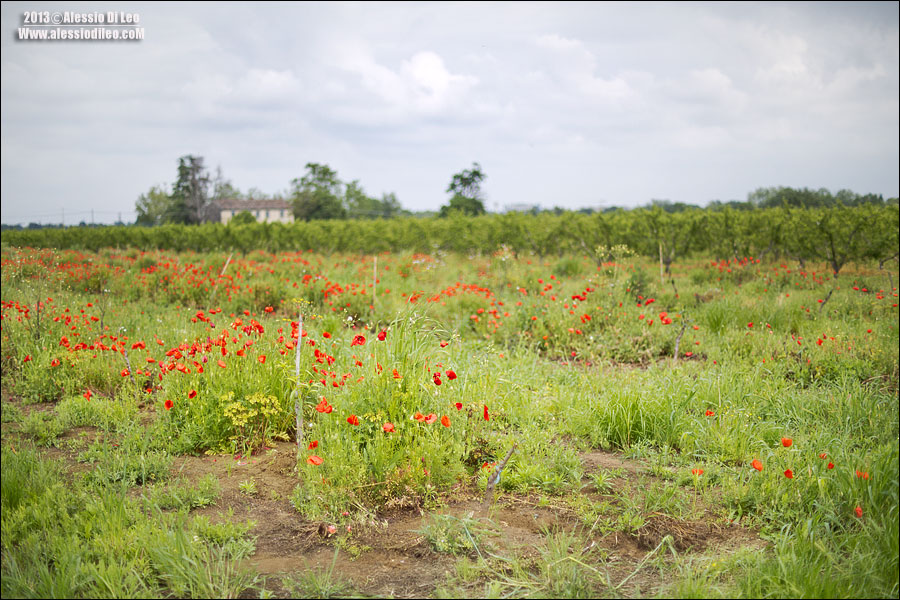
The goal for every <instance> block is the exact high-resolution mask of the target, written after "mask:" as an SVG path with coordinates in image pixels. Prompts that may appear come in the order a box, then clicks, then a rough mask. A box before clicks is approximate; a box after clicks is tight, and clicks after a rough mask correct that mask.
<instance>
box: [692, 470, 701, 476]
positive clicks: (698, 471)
mask: <svg viewBox="0 0 900 600" xmlns="http://www.w3.org/2000/svg"><path fill="white" fill-rule="evenodd" d="M691 475H698V476H699V475H703V469H691Z"/></svg>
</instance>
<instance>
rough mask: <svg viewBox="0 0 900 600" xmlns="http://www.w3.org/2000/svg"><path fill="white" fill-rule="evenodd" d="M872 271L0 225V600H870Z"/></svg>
mask: <svg viewBox="0 0 900 600" xmlns="http://www.w3.org/2000/svg"><path fill="white" fill-rule="evenodd" d="M661 248H662V246H660V256H662V250H661ZM894 264H895V263H891V262H889V263H885V262H884V261H882V262H881V263H880V264H879V262H878V261H873V260H862V259H861V260H859V261H856V262H850V263H848V264H846V265H842V268H841V270H840V273H839V275H838V276H835V275H834V273H833V270H832V269H831V268H830V266H829V265H828V264H826V263H825V262H824V261H823V262H815V261H805V262H804V263H803V264H802V265H801V264H800V263H798V262H797V261H794V260H792V259H789V258H786V257H784V256H781V257H772V256H769V257H767V258H765V259H759V258H753V257H750V256H747V257H743V258H737V259H735V258H732V259H729V260H715V259H712V258H704V257H703V256H701V255H699V254H695V255H692V256H691V257H690V258H687V259H679V260H677V261H675V262H674V263H671V264H669V263H667V264H666V267H667V268H666V269H665V270H664V269H663V265H662V259H661V258H660V261H658V262H657V261H654V260H653V259H650V258H647V257H644V256H638V255H635V253H634V252H633V251H632V250H631V249H630V248H629V247H628V246H625V245H615V246H611V247H603V248H598V249H597V250H596V251H595V252H591V253H589V254H583V253H579V252H577V251H570V252H566V253H560V254H556V255H538V254H534V253H530V252H526V251H521V252H520V251H513V250H511V249H510V248H509V247H506V246H503V245H500V246H497V249H496V250H495V251H492V252H483V253H481V252H479V253H474V254H465V253H456V252H446V251H443V250H439V249H434V251H432V252H428V253H425V252H412V251H410V252H405V253H390V252H382V253H379V254H374V255H373V254H344V253H322V252H315V251H312V250H308V249H307V250H305V251H275V252H263V251H259V250H256V251H246V252H237V253H235V252H228V251H211V252H198V251H190V250H185V251H180V252H176V251H168V250H151V251H144V250H138V249H134V248H130V249H129V248H125V249H111V248H106V249H97V250H50V249H32V248H17V247H11V246H8V245H6V244H4V246H3V248H2V291H0V296H2V305H0V306H2V320H0V324H2V353H0V354H2V356H0V361H2V362H0V366H2V401H3V404H2V408H3V412H2V416H3V419H2V420H3V429H2V432H3V433H2V474H3V477H2V511H3V512H2V592H3V596H4V597H6V596H10V597H13V596H14V597H60V598H62V597H88V596H90V597H95V596H116V597H134V596H141V597H146V596H151V597H155V596H176V597H188V596H190V597H238V596H240V597H287V596H300V595H302V596H308V597H334V596H345V595H377V596H397V597H421V596H431V597H501V596H502V597H507V596H512V597H529V596H534V597H547V596H553V597H619V596H627V597H644V596H657V595H661V596H678V597H735V596H742V597H744V596H749V597H761V596H779V597H780V596H787V597H797V596H805V597H896V596H897V594H898V590H900V588H898V568H900V567H898V553H900V552H898V522H900V517H898V496H900V492H898V475H897V474H898V469H900V466H898V424H900V418H898V378H900V373H898V342H900V335H898V307H897V303H898V292H897V289H896V287H895V285H896V281H897V272H896V270H892V268H893V267H892V265H894Z"/></svg>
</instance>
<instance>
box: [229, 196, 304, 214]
mask: <svg viewBox="0 0 900 600" xmlns="http://www.w3.org/2000/svg"><path fill="white" fill-rule="evenodd" d="M213 204H215V205H216V206H218V207H219V208H220V209H222V210H234V211H242V210H281V209H284V210H290V209H291V208H292V207H291V203H290V202H288V201H287V200H282V199H280V198H273V199H269V200H253V199H250V200H241V199H239V198H222V199H221V200H216V201H215V202H214V203H213Z"/></svg>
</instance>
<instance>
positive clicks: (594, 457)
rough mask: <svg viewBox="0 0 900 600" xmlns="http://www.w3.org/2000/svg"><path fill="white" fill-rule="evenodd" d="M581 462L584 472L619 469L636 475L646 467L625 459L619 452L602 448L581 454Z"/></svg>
mask: <svg viewBox="0 0 900 600" xmlns="http://www.w3.org/2000/svg"><path fill="white" fill-rule="evenodd" d="M581 462H582V463H583V464H584V470H585V472H586V473H593V472H596V471H600V470H607V471H612V470H616V469H621V470H623V471H625V472H626V473H629V474H631V475H636V474H638V473H643V472H645V471H646V467H645V466H644V465H643V464H641V463H639V462H637V461H634V460H629V459H626V458H624V457H623V456H622V455H621V454H615V453H613V452H604V451H602V450H592V451H590V452H585V453H583V454H581Z"/></svg>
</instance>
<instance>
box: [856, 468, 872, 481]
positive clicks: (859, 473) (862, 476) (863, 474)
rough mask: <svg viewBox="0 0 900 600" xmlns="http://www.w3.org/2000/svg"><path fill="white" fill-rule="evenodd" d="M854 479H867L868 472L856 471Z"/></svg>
mask: <svg viewBox="0 0 900 600" xmlns="http://www.w3.org/2000/svg"><path fill="white" fill-rule="evenodd" d="M856 477H857V479H868V478H869V472H868V471H859V470H857V471H856Z"/></svg>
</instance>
